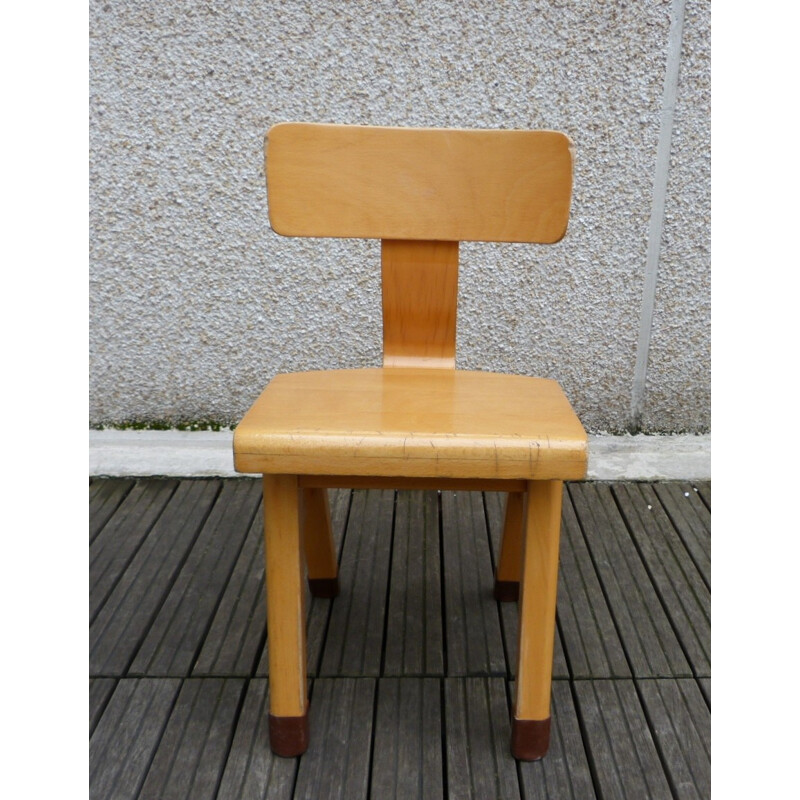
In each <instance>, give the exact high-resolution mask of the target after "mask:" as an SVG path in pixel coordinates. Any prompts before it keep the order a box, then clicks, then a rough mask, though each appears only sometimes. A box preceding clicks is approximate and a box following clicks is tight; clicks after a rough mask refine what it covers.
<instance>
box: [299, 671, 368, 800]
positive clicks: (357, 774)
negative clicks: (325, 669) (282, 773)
mask: <svg viewBox="0 0 800 800" xmlns="http://www.w3.org/2000/svg"><path fill="white" fill-rule="evenodd" d="M375 683H376V681H375V679H373V678H358V679H356V678H336V679H333V678H317V679H316V680H315V681H314V683H313V688H312V694H311V707H310V710H309V725H310V728H311V739H310V743H309V747H308V750H307V751H306V753H305V754H304V755H303V757H302V758H301V759H300V767H299V770H298V773H297V784H296V786H295V791H294V798H295V800H354V798H359V797H367V790H368V785H369V767H370V751H371V742H372V725H373V714H374V701H375Z"/></svg>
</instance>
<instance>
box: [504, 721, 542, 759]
mask: <svg viewBox="0 0 800 800" xmlns="http://www.w3.org/2000/svg"><path fill="white" fill-rule="evenodd" d="M549 746H550V717H548V718H547V719H517V718H516V717H514V718H513V719H512V720H511V755H513V756H514V758H517V759H519V760H520V761H538V760H539V759H540V758H544V756H545V754H546V753H547V748H548V747H549Z"/></svg>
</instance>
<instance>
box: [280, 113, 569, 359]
mask: <svg viewBox="0 0 800 800" xmlns="http://www.w3.org/2000/svg"><path fill="white" fill-rule="evenodd" d="M265 158H266V164H265V168H266V173H267V194H268V200H269V216H270V223H271V225H272V227H273V229H274V230H275V231H276V232H277V233H279V234H283V235H286V236H335V237H353V238H379V239H381V240H382V247H381V266H382V286H383V289H382V302H383V364H384V366H385V367H432V368H438V369H442V368H449V369H453V368H455V351H456V311H457V308H456V307H457V299H458V243H459V242H460V241H504V242H537V243H541V244H546V243H552V242H556V241H558V240H559V239H561V238H562V237H563V235H564V233H565V231H566V227H567V219H568V217H569V206H570V198H571V193H572V144H571V142H570V140H569V138H568V137H567V136H565V135H564V134H563V133H558V132H555V131H486V130H442V129H434V128H376V127H369V126H353V125H318V124H311V123H282V124H279V125H275V126H273V127H272V128H271V129H270V130H269V132H268V133H267V141H266V147H265Z"/></svg>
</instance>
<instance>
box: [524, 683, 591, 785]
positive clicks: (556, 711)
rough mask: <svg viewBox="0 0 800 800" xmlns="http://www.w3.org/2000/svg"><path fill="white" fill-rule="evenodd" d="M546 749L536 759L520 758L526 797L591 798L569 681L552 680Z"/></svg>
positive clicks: (589, 775)
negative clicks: (548, 737) (541, 755)
mask: <svg viewBox="0 0 800 800" xmlns="http://www.w3.org/2000/svg"><path fill="white" fill-rule="evenodd" d="M550 725H551V727H550V749H549V750H548V751H547V755H546V756H545V757H544V758H543V759H540V760H539V761H528V762H520V764H519V774H520V780H521V783H522V787H523V790H524V791H523V794H524V796H525V798H526V800H550V799H551V798H558V800H592V798H595V797H596V796H597V795H596V794H595V790H594V785H593V783H592V773H591V769H590V768H589V760H588V757H587V755H586V749H585V745H584V743H583V739H582V737H581V730H580V724H579V722H578V714H577V711H576V709H575V703H574V701H573V698H572V691H571V689H570V684H569V681H553V702H552V709H551V723H550Z"/></svg>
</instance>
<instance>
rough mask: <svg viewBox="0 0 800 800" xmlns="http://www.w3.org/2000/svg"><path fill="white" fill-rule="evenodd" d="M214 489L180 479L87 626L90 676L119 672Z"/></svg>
mask: <svg viewBox="0 0 800 800" xmlns="http://www.w3.org/2000/svg"><path fill="white" fill-rule="evenodd" d="M219 490H220V483H219V481H182V482H181V484H180V485H179V486H178V488H177V489H176V490H175V493H174V494H173V496H172V497H171V499H170V502H169V503H168V504H167V506H166V507H165V509H164V510H163V512H162V513H161V515H160V516H159V518H158V519H157V520H156V522H155V524H154V525H153V527H152V528H151V529H150V531H149V532H148V534H147V536H146V538H145V540H144V542H143V543H142V545H141V547H139V549H138V550H137V551H136V554H135V555H134V557H133V559H132V560H131V562H130V564H129V565H128V568H127V569H126V570H125V572H124V573H123V574H122V575H121V576H120V579H119V581H118V582H117V584H116V586H115V587H114V590H113V591H112V592H111V594H110V595H109V597H108V599H107V601H106V602H105V604H104V605H103V607H102V608H101V609H100V611H99V613H98V614H97V617H95V619H94V620H93V622H92V624H91V626H90V628H89V668H90V671H91V674H92V675H124V674H125V671H126V669H127V666H128V664H130V663H131V661H132V660H133V658H134V657H135V655H136V651H137V650H138V648H139V646H140V644H141V642H142V640H143V639H144V637H145V635H146V634H147V631H148V629H149V627H150V625H151V623H152V621H153V619H154V618H155V616H156V614H157V613H158V610H159V608H160V607H161V604H162V602H163V601H164V598H165V597H166V596H167V594H168V593H169V591H170V589H171V588H172V583H173V581H174V580H175V577H176V575H177V574H178V571H179V570H180V568H181V565H182V564H183V562H184V559H185V558H186V556H187V555H188V553H189V551H190V550H191V548H192V545H193V544H194V542H195V540H196V539H197V536H198V534H199V532H200V529H201V527H202V524H203V522H204V520H205V518H206V516H207V515H208V513H209V511H210V509H211V507H212V505H213V504H214V501H215V499H216V497H217V494H218V493H219Z"/></svg>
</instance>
